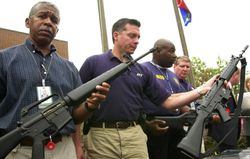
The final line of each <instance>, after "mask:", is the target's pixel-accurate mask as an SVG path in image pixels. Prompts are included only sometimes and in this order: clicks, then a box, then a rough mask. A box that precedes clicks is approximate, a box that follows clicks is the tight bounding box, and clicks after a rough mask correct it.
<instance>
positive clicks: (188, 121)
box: [146, 110, 250, 127]
mask: <svg viewBox="0 0 250 159" xmlns="http://www.w3.org/2000/svg"><path fill="white" fill-rule="evenodd" d="M214 115H219V114H218V113H216V112H214V113H212V114H211V115H209V116H208V117H207V118H206V119H207V120H206V122H209V121H213V116H214ZM229 116H230V117H234V114H233V113H230V114H229ZM196 117H197V113H196V111H195V110H191V111H188V112H185V113H183V114H181V115H178V116H149V117H148V116H147V117H146V120H149V121H150V120H154V119H157V120H163V121H166V124H164V125H168V126H169V127H175V126H176V125H177V126H178V125H182V126H188V127H191V126H192V125H193V124H194V123H195V121H196ZM237 118H241V119H249V118H250V116H248V115H241V116H238V117H237ZM218 122H219V121H218Z"/></svg>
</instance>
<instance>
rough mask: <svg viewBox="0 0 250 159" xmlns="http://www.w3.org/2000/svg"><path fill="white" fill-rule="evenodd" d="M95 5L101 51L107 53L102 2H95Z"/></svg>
mask: <svg viewBox="0 0 250 159" xmlns="http://www.w3.org/2000/svg"><path fill="white" fill-rule="evenodd" d="M97 4H98V13H99V23H100V30H101V40H102V51H103V52H107V51H108V49H109V47H108V38H107V29H106V21H105V12H104V6H103V0H97Z"/></svg>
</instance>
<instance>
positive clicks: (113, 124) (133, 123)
mask: <svg viewBox="0 0 250 159" xmlns="http://www.w3.org/2000/svg"><path fill="white" fill-rule="evenodd" d="M138 124H139V123H138V121H118V122H93V123H90V127H95V128H117V129H127V128H129V127H133V126H136V125H138Z"/></svg>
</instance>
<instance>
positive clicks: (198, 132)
mask: <svg viewBox="0 0 250 159" xmlns="http://www.w3.org/2000/svg"><path fill="white" fill-rule="evenodd" d="M247 48H248V45H247V46H246V47H245V48H244V50H242V53H241V54H240V55H239V57H235V56H232V58H231V61H230V62H229V63H228V65H227V66H226V67H225V68H224V70H223V72H222V73H221V74H220V76H219V79H218V80H217V81H216V82H215V84H214V85H213V86H212V88H211V90H210V91H209V92H208V93H207V94H206V95H205V96H204V97H203V99H202V101H201V103H200V106H199V107H198V110H197V118H196V120H195V122H194V124H193V126H192V127H191V129H190V131H189V132H188V134H187V136H186V137H184V138H183V139H182V140H181V142H180V143H179V144H178V146H177V147H178V148H180V149H181V150H182V152H183V153H185V154H187V155H188V156H191V157H194V158H202V154H201V152H200V150H201V141H202V135H203V128H204V122H205V120H206V119H207V118H208V117H209V116H210V115H211V113H212V112H214V111H217V112H218V113H219V115H220V118H221V119H222V121H223V122H226V121H228V120H230V119H231V118H230V116H229V115H228V114H227V113H226V111H225V108H224V106H225V103H226V102H227V100H228V99H229V97H230V90H229V88H225V81H229V80H230V78H231V77H232V75H233V73H234V72H235V71H236V70H237V64H238V62H239V61H241V64H242V65H245V66H246V60H245V58H243V57H242V54H243V53H244V52H245V51H246V49H247ZM241 73H242V72H241ZM240 104H241V103H240Z"/></svg>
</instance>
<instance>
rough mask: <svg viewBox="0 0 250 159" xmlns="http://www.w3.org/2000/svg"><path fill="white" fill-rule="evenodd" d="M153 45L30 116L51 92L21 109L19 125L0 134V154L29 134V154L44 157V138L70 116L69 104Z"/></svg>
mask: <svg viewBox="0 0 250 159" xmlns="http://www.w3.org/2000/svg"><path fill="white" fill-rule="evenodd" d="M156 49H157V48H152V49H150V50H149V51H148V52H146V53H145V54H143V55H141V56H140V57H138V58H136V59H135V60H131V61H128V62H126V63H121V64H120V65H118V66H116V67H114V68H112V69H110V70H109V71H107V72H104V73H103V74H101V75H100V76H98V77H96V78H94V79H93V80H91V81H89V82H87V83H85V84H83V85H81V86H80V87H78V88H76V89H74V90H72V91H71V92H69V93H68V94H67V95H66V96H65V97H63V98H61V99H58V100H57V101H55V102H53V103H52V104H50V105H49V106H47V107H46V108H45V109H42V110H39V111H38V112H36V113H34V114H32V115H30V116H28V115H27V114H28V111H29V110H30V109H31V108H33V107H37V106H38V105H39V104H41V103H42V102H44V101H45V100H47V99H49V98H52V97H54V95H52V96H49V97H47V98H45V99H42V100H40V101H37V102H35V103H33V104H31V105H29V106H26V107H25V108H24V109H23V110H22V116H24V118H22V121H21V122H18V127H17V128H16V129H14V130H12V131H10V132H9V133H7V134H6V135H4V136H2V137H1V138H0V145H1V149H0V158H4V157H5V156H7V154H8V153H9V152H10V151H11V150H12V149H14V148H15V147H16V146H17V145H18V144H19V143H20V141H21V139H23V138H25V137H30V138H32V139H33V146H32V158H36V159H43V158H44V147H43V141H44V140H45V139H48V138H49V135H51V134H52V135H54V134H56V133H57V132H58V131H59V130H60V129H62V127H63V126H65V125H66V124H67V123H68V122H70V121H71V119H72V117H71V113H70V112H71V111H70V110H69V108H68V106H77V105H80V104H81V103H82V102H83V101H85V100H86V98H88V97H89V96H90V95H91V93H92V92H93V91H95V87H96V86H97V85H100V84H102V83H103V82H110V81H112V80H114V79H115V78H117V77H118V76H119V75H121V74H122V73H123V72H125V71H126V70H127V69H128V68H129V67H130V66H131V65H134V64H135V63H136V62H137V61H138V60H140V59H141V58H143V57H144V56H146V55H148V54H149V53H152V52H154V51H155V50H156ZM52 130H54V131H52ZM51 131H52V132H51Z"/></svg>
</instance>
